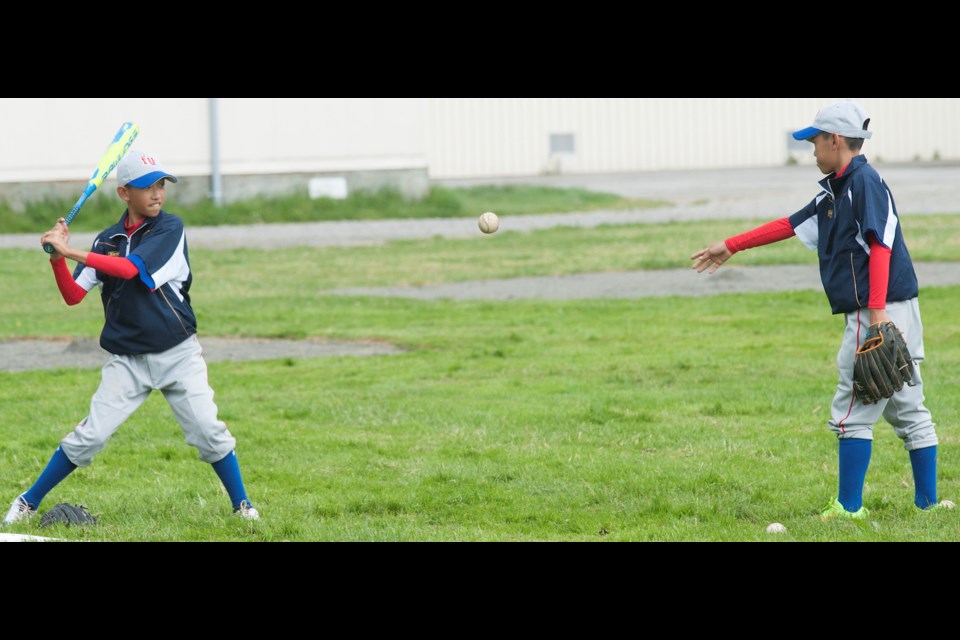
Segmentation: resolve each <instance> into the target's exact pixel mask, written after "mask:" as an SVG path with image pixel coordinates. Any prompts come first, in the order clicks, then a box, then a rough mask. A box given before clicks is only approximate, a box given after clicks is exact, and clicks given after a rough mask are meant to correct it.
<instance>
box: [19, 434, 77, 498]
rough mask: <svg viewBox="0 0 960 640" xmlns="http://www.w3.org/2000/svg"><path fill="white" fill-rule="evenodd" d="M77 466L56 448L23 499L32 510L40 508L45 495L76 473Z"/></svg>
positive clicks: (61, 450)
mask: <svg viewBox="0 0 960 640" xmlns="http://www.w3.org/2000/svg"><path fill="white" fill-rule="evenodd" d="M76 469H77V465H75V464H73V463H72V462H70V459H69V458H67V455H66V454H65V453H64V452H63V449H61V448H59V447H57V450H56V451H55V452H54V453H53V457H52V458H50V462H48V463H47V468H46V469H44V470H43V473H41V474H40V477H39V478H38V479H37V482H36V483H35V484H34V485H33V486H32V487H30V490H29V491H27V492H26V493H25V494H23V499H24V500H26V502H27V504H29V505H30V506H32V507H33V508H34V509H36V508H37V507H39V506H40V503H41V502H43V499H44V498H46V497H47V494H48V493H50V492H51V491H53V488H54V487H55V486H57V485H58V484H60V483H61V482H63V481H64V480H65V479H66V477H67V476H69V475H70V474H71V473H73V472H74V471H76Z"/></svg>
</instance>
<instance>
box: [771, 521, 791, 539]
mask: <svg viewBox="0 0 960 640" xmlns="http://www.w3.org/2000/svg"><path fill="white" fill-rule="evenodd" d="M786 532H787V528H786V527H785V526H783V525H782V524H780V523H779V522H774V523H773V524H772V525H770V526H769V527H767V533H769V534H770V535H773V536H779V535H783V534H784V533H786Z"/></svg>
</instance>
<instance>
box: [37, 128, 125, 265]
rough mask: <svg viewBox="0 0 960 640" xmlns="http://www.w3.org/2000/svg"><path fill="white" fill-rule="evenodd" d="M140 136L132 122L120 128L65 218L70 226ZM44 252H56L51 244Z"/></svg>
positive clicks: (46, 246) (47, 245)
mask: <svg viewBox="0 0 960 640" xmlns="http://www.w3.org/2000/svg"><path fill="white" fill-rule="evenodd" d="M138 135H140V127H139V126H137V125H136V124H134V123H132V122H124V123H123V126H121V127H120V131H117V135H115V136H114V137H113V142H111V143H110V146H109V147H107V150H106V151H105V152H104V154H103V157H102V158H100V162H98V163H97V168H96V169H94V170H93V175H92V176H91V177H90V180H89V181H88V182H87V186H86V188H85V189H84V190H83V195H81V196H80V199H79V200H77V204H75V205H73V209H71V210H70V213H69V214H67V217H66V218H64V220H66V222H67V224H68V225H69V224H70V223H71V222H73V219H74V218H76V217H77V214H78V213H80V208H81V207H83V205H84V203H85V202H86V201H87V199H89V198H90V196H92V195H93V194H94V193H95V192H96V190H97V189H99V188H100V185H102V184H103V181H104V180H106V179H107V176H109V175H110V172H111V171H113V170H114V169H116V168H117V165H118V164H120V161H121V160H123V156H125V155H127V151H129V150H130V147H131V146H132V145H133V141H134V140H136V139H137V136H138ZM43 250H44V251H46V252H47V253H53V252H54V248H53V245H52V244H49V243H48V244H45V245H43Z"/></svg>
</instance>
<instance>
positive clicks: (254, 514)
mask: <svg viewBox="0 0 960 640" xmlns="http://www.w3.org/2000/svg"><path fill="white" fill-rule="evenodd" d="M233 513H234V515H237V516H239V517H240V518H243V519H244V520H250V521H253V520H259V519H260V512H259V511H257V510H256V509H254V508H253V505H251V504H250V503H249V502H247V501H246V500H244V501H243V502H241V503H240V507H239V508H238V509H234V510H233Z"/></svg>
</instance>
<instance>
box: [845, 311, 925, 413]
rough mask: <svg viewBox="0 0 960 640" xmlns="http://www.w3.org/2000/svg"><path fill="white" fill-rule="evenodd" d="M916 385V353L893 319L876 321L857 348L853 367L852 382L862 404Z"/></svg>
mask: <svg viewBox="0 0 960 640" xmlns="http://www.w3.org/2000/svg"><path fill="white" fill-rule="evenodd" d="M904 384H908V385H910V386H913V357H912V356H911V355H910V351H909V350H908V349H907V343H906V341H905V340H904V339H903V334H902V333H900V330H899V329H897V327H896V325H894V324H893V323H892V322H884V323H882V324H875V325H873V326H872V327H870V330H869V331H868V332H867V340H866V342H865V343H864V344H863V346H862V347H860V349H859V350H858V351H857V360H856V363H855V364H854V367H853V386H854V388H855V389H856V392H857V397H858V398H860V401H861V402H863V404H866V405H871V404H877V403H878V402H880V401H881V400H887V399H889V398H892V397H893V395H894V394H895V393H897V392H899V391H901V390H903V385H904Z"/></svg>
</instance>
